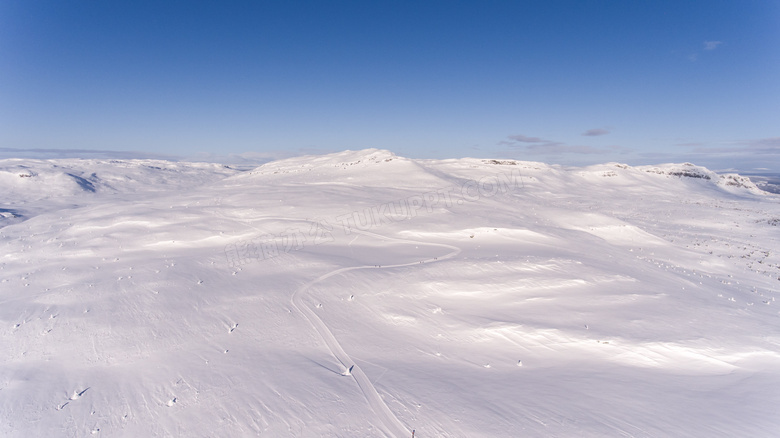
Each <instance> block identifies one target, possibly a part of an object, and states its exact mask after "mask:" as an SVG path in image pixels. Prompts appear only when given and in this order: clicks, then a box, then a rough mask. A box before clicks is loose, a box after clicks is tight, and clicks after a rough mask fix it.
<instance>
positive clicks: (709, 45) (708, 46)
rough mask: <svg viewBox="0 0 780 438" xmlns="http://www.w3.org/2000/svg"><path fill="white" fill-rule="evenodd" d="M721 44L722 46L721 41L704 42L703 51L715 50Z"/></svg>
mask: <svg viewBox="0 0 780 438" xmlns="http://www.w3.org/2000/svg"><path fill="white" fill-rule="evenodd" d="M721 44H723V42H722V41H705V42H704V50H715V49H717V48H718V46H719V45H721Z"/></svg>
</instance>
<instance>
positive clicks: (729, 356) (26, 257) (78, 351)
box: [0, 149, 780, 438]
mask: <svg viewBox="0 0 780 438" xmlns="http://www.w3.org/2000/svg"><path fill="white" fill-rule="evenodd" d="M0 195H2V197H0V202H2V205H0V247H2V251H0V339H1V341H0V345H2V349H0V354H1V356H0V435H2V436H4V437H31V436H52V437H59V436H65V437H68V436H72V437H80V436H87V435H90V436H94V435H97V436H127V437H130V436H132V437H136V436H137V437H141V436H144V437H149V436H161V437H163V436H171V437H200V436H202V437H210V436H231V437H239V436H258V435H259V436H271V437H288V436H293V437H320V436H332V437H367V436H370V437H382V436H388V437H410V436H412V431H414V433H415V435H414V436H415V437H417V438H424V437H478V436H479V437H520V436H522V437H533V436H538V437H547V436H572V437H573V436H576V437H589V436H632V437H649V436H707V437H716V436H718V437H721V436H722V437H735V436H752V437H762V436H764V437H770V436H777V435H778V432H780V412H779V411H778V409H780V408H778V406H780V302H776V301H775V300H776V298H777V297H778V290H780V255H779V251H780V233H778V225H780V195H776V194H771V193H768V192H764V191H761V190H759V189H758V188H757V187H756V186H755V185H754V184H753V183H752V182H751V181H750V180H749V179H747V178H744V177H741V176H739V175H719V174H717V173H715V172H712V171H709V170H707V169H705V168H702V167H698V166H694V165H691V164H688V163H684V164H665V165H658V166H642V167H630V166H626V165H622V164H617V163H609V164H603V165H598V166H591V167H585V168H565V167H561V166H552V165H547V164H543V163H536V162H526V161H511V160H482V159H457V160H411V159H406V158H403V157H397V156H395V155H393V154H391V153H390V152H387V151H382V150H375V149H372V150H364V151H346V152H342V153H337V154H331V155H325V156H313V157H299V158H293V159H287V160H283V161H277V162H272V163H268V164H266V165H263V166H260V167H258V168H256V169H252V170H239V169H234V168H231V167H227V166H222V165H218V164H204V163H174V162H165V161H152V160H120V161H117V160H114V161H111V160H75V159H73V160H72V159H61V160H49V161H46V160H0Z"/></svg>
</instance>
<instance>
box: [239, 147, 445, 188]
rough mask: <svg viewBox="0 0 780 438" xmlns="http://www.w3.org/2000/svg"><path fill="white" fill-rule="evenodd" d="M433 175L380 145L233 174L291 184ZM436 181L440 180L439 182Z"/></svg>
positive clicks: (410, 182)
mask: <svg viewBox="0 0 780 438" xmlns="http://www.w3.org/2000/svg"><path fill="white" fill-rule="evenodd" d="M436 179H437V177H436V176H434V175H432V174H430V173H429V172H428V171H427V170H426V169H425V168H424V167H423V166H421V165H420V164H418V163H417V162H416V161H415V160H412V159H409V158H404V157H399V156H396V155H395V154H393V153H392V152H390V151H387V150H383V149H364V150H358V151H349V150H348V151H343V152H337V153H332V154H327V155H319V156H303V157H295V158H288V159H284V160H279V161H273V162H270V163H266V164H264V165H262V166H260V167H258V168H256V169H254V170H252V171H250V172H249V173H248V174H247V175H241V176H239V177H236V178H234V180H235V181H236V182H238V181H241V182H245V181H246V180H258V181H268V180H273V181H275V182H277V183H293V184H350V185H357V186H380V185H388V186H390V187H393V186H397V187H405V186H415V185H419V184H420V183H426V184H432V183H435V182H436ZM439 184H440V182H439Z"/></svg>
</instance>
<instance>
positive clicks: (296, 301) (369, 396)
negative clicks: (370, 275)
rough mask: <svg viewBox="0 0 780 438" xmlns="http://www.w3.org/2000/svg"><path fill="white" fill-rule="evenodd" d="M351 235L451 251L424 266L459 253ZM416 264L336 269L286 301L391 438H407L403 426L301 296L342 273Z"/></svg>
mask: <svg viewBox="0 0 780 438" xmlns="http://www.w3.org/2000/svg"><path fill="white" fill-rule="evenodd" d="M354 231H355V232H356V233H360V234H363V235H366V236H371V237H377V238H380V239H384V240H395V241H399V242H404V243H415V244H418V245H432V246H441V247H445V248H448V249H451V250H452V251H451V252H449V253H447V254H446V255H444V256H441V257H437V258H431V259H427V260H423V262H425V263H428V262H434V261H442V260H446V259H449V258H452V257H455V256H456V255H458V254H459V253H460V251H461V250H460V248H458V247H455V246H452V245H446V244H442V243H428V242H418V241H415V240H407V239H398V238H393V237H387V236H382V235H379V234H374V233H371V232H367V231H359V230H354ZM419 264H420V262H419V261H417V262H411V263H399V264H395V265H386V266H381V267H378V266H374V265H365V266H352V267H349V268H341V269H336V270H334V271H331V272H328V273H327V274H324V275H320V276H319V277H317V278H315V279H314V280H312V281H310V282H308V283H306V284H304V285H303V286H301V287H299V288H298V289H297V290H296V291H295V292H294V293H293V295H292V297H291V298H290V301H291V302H292V304H293V306H294V307H295V308H296V309H297V310H298V311H299V312H300V313H301V314H303V316H304V317H305V318H306V319H307V320H308V321H309V323H311V325H312V326H314V328H315V329H316V330H317V332H318V333H319V334H320V336H321V337H322V339H323V340H324V341H325V344H326V345H327V346H328V349H329V350H330V352H331V354H333V356H334V357H335V358H336V359H337V360H338V361H339V362H341V364H342V365H343V366H344V369H345V370H350V374H351V375H352V377H353V378H354V379H355V381H356V382H357V384H358V386H359V387H360V390H361V391H363V395H364V396H365V397H366V401H368V404H369V405H370V406H371V409H372V410H373V411H374V413H375V414H376V415H377V416H378V417H379V419H380V420H381V424H382V425H384V427H383V428H382V429H383V432H384V433H385V434H387V435H389V436H395V437H407V436H409V434H410V432H409V429H407V428H406V426H404V425H403V424H402V423H401V421H400V420H398V418H397V417H396V416H395V414H393V412H392V411H391V410H390V408H388V407H387V404H386V403H385V402H384V400H382V397H381V396H380V395H379V393H378V392H377V390H376V388H375V387H374V385H373V384H372V383H371V380H369V378H368V376H366V374H365V373H364V372H363V370H362V369H360V367H359V366H358V365H357V364H356V363H355V362H354V361H353V360H352V358H350V357H349V355H348V354H347V352H346V351H344V349H343V348H342V347H341V344H339V342H338V340H336V337H335V336H333V333H332V332H331V331H330V329H328V326H327V325H326V324H325V323H324V322H323V321H322V320H321V319H320V317H319V316H317V314H316V313H315V312H314V311H313V310H312V309H311V307H309V306H307V305H306V304H305V303H304V302H303V295H304V294H305V293H306V291H308V290H309V288H311V286H313V285H315V284H317V283H319V282H320V281H323V280H325V279H328V278H330V277H333V276H335V275H340V274H343V273H344V272H349V271H354V270H358V269H386V268H398V267H402V266H412V265H419Z"/></svg>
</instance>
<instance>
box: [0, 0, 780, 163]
mask: <svg viewBox="0 0 780 438" xmlns="http://www.w3.org/2000/svg"><path fill="white" fill-rule="evenodd" d="M368 147H378V148H385V149H390V150H392V151H394V152H396V153H397V154H399V155H404V156H409V157H433V158H448V157H463V156H474V157H505V158H518V159H527V160H535V161H547V162H554V163H563V164H587V163H597V162H607V161H620V162H625V163H629V164H649V163H654V162H668V161H693V162H696V163H700V164H703V165H706V166H709V167H712V168H714V169H718V168H729V167H736V168H740V169H751V168H755V167H766V168H770V169H772V170H774V171H778V172H780V2H778V1H775V0H766V1H754V0H735V1H717V0H707V1H703V0H701V1H695V0H690V1H681V0H673V1H666V0H656V1H627V0H614V1H588V0H579V1H556V0H537V1H470V2H464V1H454V0H448V1H424V0H418V1H408V2H405V1H371V0H362V1H337V0H334V1H317V2H303V1H294V0H290V1H281V0H280V1H255V2H239V1H209V2H204V1H200V2H199V1H162V0H157V1H142V0H133V1H96V0H91V1H61V0H48V1H39V0H1V1H0V152H2V155H3V156H9V155H14V154H17V155H24V154H25V152H28V151H33V150H42V149H61V150H63V153H67V152H68V151H71V152H72V151H73V150H76V149H79V150H83V149H86V150H95V151H138V152H140V153H141V154H140V155H143V154H162V155H171V156H178V157H215V158H218V157H224V156H226V155H229V154H242V153H244V154H245V156H252V157H265V156H270V157H282V156H287V155H295V154H301V153H318V152H328V151H336V150H343V149H362V148H368ZM50 153H52V154H54V152H50ZM82 153H86V152H82ZM96 153H97V152H96ZM247 153H249V154H247ZM55 155H56V154H55Z"/></svg>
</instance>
